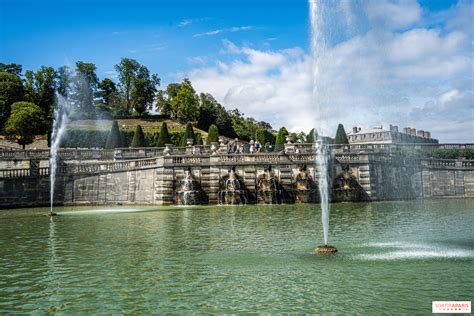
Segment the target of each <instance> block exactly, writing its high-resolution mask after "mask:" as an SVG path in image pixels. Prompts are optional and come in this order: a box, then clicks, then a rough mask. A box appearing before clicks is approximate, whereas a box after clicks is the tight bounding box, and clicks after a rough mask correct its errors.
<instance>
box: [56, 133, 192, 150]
mask: <svg viewBox="0 0 474 316" xmlns="http://www.w3.org/2000/svg"><path fill="white" fill-rule="evenodd" d="M109 133H110V132H109V131H88V130H78V129H74V130H68V132H67V134H66V136H65V137H64V140H63V142H62V143H61V147H63V148H76V147H77V148H104V146H105V142H106V141H107V137H108V136H109ZM121 133H122V137H123V141H124V146H125V147H130V144H131V143H132V139H133V135H134V131H121ZM144 134H145V146H146V147H157V144H158V137H159V134H160V133H159V132H152V133H147V132H144ZM197 134H199V133H195V135H196V137H197ZM182 135H183V133H182V132H181V133H179V132H177V133H170V136H171V141H172V143H173V144H174V145H175V146H178V145H179V142H180V140H181V137H182Z"/></svg>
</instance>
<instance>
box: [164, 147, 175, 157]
mask: <svg viewBox="0 0 474 316" xmlns="http://www.w3.org/2000/svg"><path fill="white" fill-rule="evenodd" d="M172 152H173V144H165V149H163V155H165V156H171V153H172Z"/></svg>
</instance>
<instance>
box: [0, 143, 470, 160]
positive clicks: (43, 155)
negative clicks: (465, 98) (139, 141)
mask: <svg viewBox="0 0 474 316" xmlns="http://www.w3.org/2000/svg"><path fill="white" fill-rule="evenodd" d="M287 147H288V148H290V147H291V152H288V154H297V155H298V154H314V153H315V151H316V148H315V144H299V143H296V144H287ZM330 147H331V149H332V150H333V151H334V152H335V153H380V152H381V153H385V152H397V151H404V152H410V151H424V152H431V151H433V150H436V149H453V148H456V149H474V144H358V145H352V144H347V145H330ZM163 150H164V148H162V147H144V148H118V149H80V148H77V149H75V148H62V149H60V150H59V151H58V156H59V158H60V159H62V160H93V159H96V160H107V159H108V160H112V159H139V158H151V157H160V156H163ZM224 151H226V149H225V150H224ZM193 152H195V153H198V154H199V155H211V154H212V151H211V146H207V145H200V146H193V147H172V155H173V156H180V155H190V154H192V153H193ZM220 152H221V153H222V151H220ZM49 154H50V153H49V150H44V149H39V150H0V160H11V159H17V160H21V159H30V160H32V159H36V160H47V159H49ZM263 154H264V153H261V155H263Z"/></svg>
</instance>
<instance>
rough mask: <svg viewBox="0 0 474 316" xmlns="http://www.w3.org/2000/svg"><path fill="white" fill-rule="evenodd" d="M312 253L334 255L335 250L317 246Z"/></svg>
mask: <svg viewBox="0 0 474 316" xmlns="http://www.w3.org/2000/svg"><path fill="white" fill-rule="evenodd" d="M314 252H315V253H323V254H326V253H336V252H337V249H336V247H334V246H328V245H324V246H317V247H316V249H314Z"/></svg>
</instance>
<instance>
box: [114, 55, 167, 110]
mask: <svg viewBox="0 0 474 316" xmlns="http://www.w3.org/2000/svg"><path fill="white" fill-rule="evenodd" d="M115 70H116V71H117V74H118V79H119V82H120V89H121V92H122V95H123V99H124V102H125V109H126V111H127V112H128V113H130V111H131V109H132V108H133V109H135V111H136V112H137V113H138V114H140V115H141V114H143V113H144V112H145V111H146V110H147V109H149V108H151V107H152V105H153V101H154V99H155V94H156V91H157V89H156V87H157V86H159V85H160V78H159V77H158V75H156V74H151V73H150V71H149V70H148V68H147V67H145V66H142V65H140V63H139V62H138V61H136V60H134V59H130V58H122V60H121V61H120V63H119V64H117V65H115Z"/></svg>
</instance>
